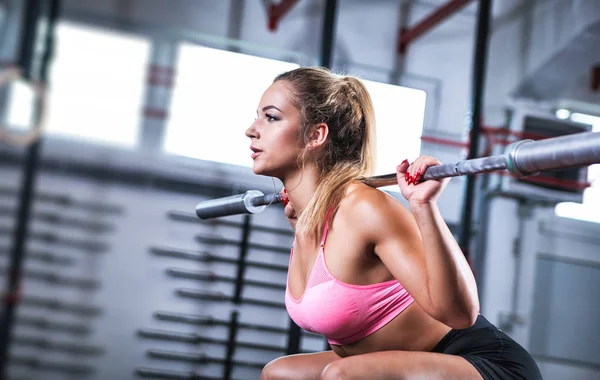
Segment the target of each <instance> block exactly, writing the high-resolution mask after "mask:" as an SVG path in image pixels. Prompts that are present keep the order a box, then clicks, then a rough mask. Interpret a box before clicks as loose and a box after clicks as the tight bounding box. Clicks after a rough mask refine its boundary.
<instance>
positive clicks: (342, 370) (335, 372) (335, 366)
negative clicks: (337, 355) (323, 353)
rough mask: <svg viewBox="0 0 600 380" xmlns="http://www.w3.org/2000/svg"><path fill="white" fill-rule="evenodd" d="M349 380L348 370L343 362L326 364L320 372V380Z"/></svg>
mask: <svg viewBox="0 0 600 380" xmlns="http://www.w3.org/2000/svg"><path fill="white" fill-rule="evenodd" d="M347 379H350V375H349V372H348V368H347V365H346V362H345V361H344V360H336V361H334V362H331V363H329V364H327V366H326V367H325V368H323V372H321V380H347Z"/></svg>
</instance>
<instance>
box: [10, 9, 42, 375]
mask: <svg viewBox="0 0 600 380" xmlns="http://www.w3.org/2000/svg"><path fill="white" fill-rule="evenodd" d="M21 12H22V21H21V22H22V24H21V42H20V50H19V59H18V63H19V66H20V68H21V70H22V73H23V76H24V77H25V78H31V77H32V73H33V70H32V67H33V60H34V59H33V58H34V52H35V44H36V36H37V32H38V28H37V24H38V19H39V17H40V14H41V13H42V3H41V2H40V1H34V0H26V1H24V2H23V8H22V9H21ZM40 145H41V141H40V140H39V139H38V140H36V141H35V142H34V143H33V144H31V145H30V146H29V147H28V148H27V154H26V155H25V162H24V166H23V178H22V183H21V192H20V194H19V206H18V209H17V215H16V222H15V232H14V235H13V243H12V254H11V257H10V264H9V265H10V266H9V271H8V276H7V284H6V288H5V289H6V293H5V295H4V297H3V303H4V307H3V309H2V315H1V316H0V318H1V319H0V378H2V379H5V378H6V377H7V360H8V353H9V349H10V348H9V347H10V343H11V338H12V327H13V324H14V317H15V311H16V307H17V303H18V302H19V292H20V285H21V284H20V282H21V271H22V267H23V261H24V250H25V241H26V240H27V233H28V223H29V214H30V209H31V203H32V200H33V196H32V193H33V189H34V187H35V179H36V169H37V166H38V161H39V154H40Z"/></svg>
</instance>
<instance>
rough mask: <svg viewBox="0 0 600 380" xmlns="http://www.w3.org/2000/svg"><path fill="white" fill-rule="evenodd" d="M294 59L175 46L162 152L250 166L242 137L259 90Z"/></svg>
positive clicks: (247, 145) (247, 142) (252, 116)
mask: <svg viewBox="0 0 600 380" xmlns="http://www.w3.org/2000/svg"><path fill="white" fill-rule="evenodd" d="M297 67H299V65H298V64H296V63H290V62H283V61H277V60H272V59H267V58H261V57H255V56H251V55H246V54H241V53H234V52H230V51H226V50H219V49H212V48H207V47H203V46H198V45H194V44H189V43H182V44H181V45H180V46H179V51H178V57H177V64H176V75H177V79H176V84H175V87H174V89H173V94H172V99H171V105H170V109H169V119H168V121H167V124H166V131H165V138H164V141H163V150H164V152H166V153H169V154H174V155H180V156H187V157H191V158H197V159H201V160H206V161H215V162H221V163H225V164H231V165H239V166H246V167H250V166H251V165H252V159H251V158H250V153H251V152H250V140H249V139H248V138H247V137H246V136H245V135H244V132H245V131H246V129H247V128H248V127H249V126H250V125H251V124H252V122H253V121H254V119H255V118H256V109H257V107H258V103H259V101H260V98H261V96H262V93H263V92H264V90H265V89H266V88H267V87H269V85H270V84H271V83H272V82H273V78H274V77H275V76H277V75H278V74H280V73H282V72H284V71H288V70H291V69H294V68H297Z"/></svg>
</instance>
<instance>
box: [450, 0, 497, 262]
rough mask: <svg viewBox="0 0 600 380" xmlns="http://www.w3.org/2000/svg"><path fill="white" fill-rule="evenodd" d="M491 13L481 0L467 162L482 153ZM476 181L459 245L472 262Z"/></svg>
mask: <svg viewBox="0 0 600 380" xmlns="http://www.w3.org/2000/svg"><path fill="white" fill-rule="evenodd" d="M491 10H492V0H479V9H478V15H477V34H476V37H475V38H476V40H475V53H474V62H473V72H472V83H471V85H472V88H471V96H472V100H471V113H470V114H471V115H470V116H471V117H470V119H469V132H470V133H469V134H470V143H469V153H468V156H467V159H473V158H475V157H477V155H478V154H479V134H480V130H481V119H482V117H483V112H482V108H483V95H484V87H485V75H486V64H487V51H488V40H489V38H488V36H489V25H490V18H491ZM475 181H476V178H475V176H474V175H469V176H467V181H466V184H465V196H464V206H463V212H462V217H461V223H460V226H461V230H460V236H459V241H458V243H459V245H460V247H461V248H462V250H463V252H464V253H465V256H466V257H467V259H471V254H470V242H471V229H472V223H473V207H474V203H475Z"/></svg>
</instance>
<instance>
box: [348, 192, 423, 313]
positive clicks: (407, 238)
mask: <svg viewBox="0 0 600 380" xmlns="http://www.w3.org/2000/svg"><path fill="white" fill-rule="evenodd" d="M366 206H367V207H363V208H362V210H361V211H359V213H362V214H363V215H358V220H360V221H361V224H363V226H362V228H361V229H362V231H363V233H365V238H366V239H368V240H369V241H371V242H372V244H373V245H374V247H375V248H374V249H375V254H376V255H377V256H378V257H379V258H380V260H381V261H382V263H383V264H384V265H385V266H386V268H387V269H388V270H389V271H390V273H391V274H392V275H393V276H394V278H396V279H397V280H398V281H399V282H400V283H401V284H402V286H403V287H404V288H405V289H406V290H407V291H408V292H409V293H410V294H411V296H412V297H413V298H414V299H415V301H416V302H417V303H418V304H419V305H420V306H421V307H422V308H423V309H424V310H425V311H426V312H432V311H433V308H432V302H431V298H430V293H429V287H428V282H429V278H428V274H427V267H426V262H425V252H424V248H423V243H422V240H421V235H420V232H419V228H418V226H417V224H416V221H415V220H414V218H413V217H412V215H411V213H410V212H409V211H408V210H407V209H406V208H405V207H404V206H403V205H402V204H400V203H399V202H398V201H396V200H394V199H385V198H384V199H381V198H380V199H377V200H376V201H374V202H370V203H368V204H366ZM369 215H370V216H369Z"/></svg>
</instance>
